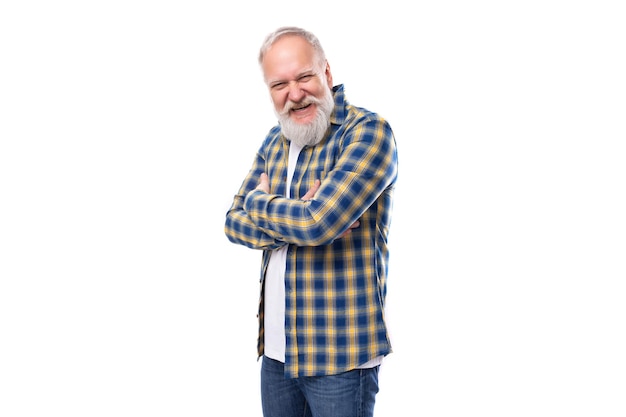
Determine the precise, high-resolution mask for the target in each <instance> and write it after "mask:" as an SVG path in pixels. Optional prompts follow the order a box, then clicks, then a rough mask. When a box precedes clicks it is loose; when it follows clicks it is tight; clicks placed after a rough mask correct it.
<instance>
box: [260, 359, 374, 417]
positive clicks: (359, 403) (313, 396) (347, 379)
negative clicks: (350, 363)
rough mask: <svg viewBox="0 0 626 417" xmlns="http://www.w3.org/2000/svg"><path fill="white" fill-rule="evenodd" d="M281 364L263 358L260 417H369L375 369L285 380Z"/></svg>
mask: <svg viewBox="0 0 626 417" xmlns="http://www.w3.org/2000/svg"><path fill="white" fill-rule="evenodd" d="M283 371H284V364H283V363H282V362H279V361H276V360H274V359H270V358H268V357H266V356H263V363H262V364H261V403H262V405H263V416H264V417H373V416H374V403H375V397H376V393H377V392H378V366H376V367H374V368H369V369H354V370H352V371H348V372H344V373H341V374H338V375H330V376H311V377H300V378H294V379H286V378H285V376H284V373H283Z"/></svg>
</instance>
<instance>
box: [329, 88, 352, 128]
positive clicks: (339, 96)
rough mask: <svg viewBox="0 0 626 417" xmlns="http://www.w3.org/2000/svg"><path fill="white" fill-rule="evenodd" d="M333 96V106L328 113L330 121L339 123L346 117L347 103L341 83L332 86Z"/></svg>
mask: <svg viewBox="0 0 626 417" xmlns="http://www.w3.org/2000/svg"><path fill="white" fill-rule="evenodd" d="M333 97H334V99H335V107H334V108H333V112H332V114H331V115H330V123H332V124H335V125H340V124H342V123H343V122H344V120H345V119H346V105H347V104H348V101H347V100H346V96H345V93H344V91H343V84H338V85H336V86H334V87H333Z"/></svg>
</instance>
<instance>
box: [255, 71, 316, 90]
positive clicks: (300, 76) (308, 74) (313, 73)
mask: <svg viewBox="0 0 626 417" xmlns="http://www.w3.org/2000/svg"><path fill="white" fill-rule="evenodd" d="M310 75H316V73H315V71H314V70H313V69H312V68H311V69H308V70H305V71H302V72H301V73H299V74H297V75H296V78H295V79H296V80H297V79H299V78H302V77H307V76H310ZM287 81H290V80H286V79H283V78H278V79H275V80H268V82H267V85H269V86H272V85H276V84H280V83H283V82H287Z"/></svg>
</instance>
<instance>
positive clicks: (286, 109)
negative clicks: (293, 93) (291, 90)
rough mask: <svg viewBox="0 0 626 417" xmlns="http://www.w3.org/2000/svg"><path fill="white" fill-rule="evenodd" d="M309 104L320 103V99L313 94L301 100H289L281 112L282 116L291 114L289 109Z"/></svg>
mask: <svg viewBox="0 0 626 417" xmlns="http://www.w3.org/2000/svg"><path fill="white" fill-rule="evenodd" d="M309 104H318V105H319V104H320V100H318V99H317V98H316V97H313V96H307V97H305V98H304V99H302V100H300V101H299V102H294V101H291V100H289V101H287V102H286V103H285V106H284V107H283V109H282V110H281V112H280V114H281V116H286V115H287V114H289V111H291V109H293V108H294V107H305V106H308V105H309Z"/></svg>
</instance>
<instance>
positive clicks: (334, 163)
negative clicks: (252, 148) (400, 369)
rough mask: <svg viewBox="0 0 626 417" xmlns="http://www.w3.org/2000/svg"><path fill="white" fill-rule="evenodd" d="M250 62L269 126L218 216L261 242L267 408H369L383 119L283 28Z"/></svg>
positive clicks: (386, 163) (243, 238)
mask: <svg viewBox="0 0 626 417" xmlns="http://www.w3.org/2000/svg"><path fill="white" fill-rule="evenodd" d="M259 64H260V66H261V69H262V72H263V76H264V80H265V83H266V84H267V86H268V88H269V93H270V96H271V99H272V102H273V104H274V110H275V112H276V115H277V117H278V125H277V126H275V127H273V128H272V129H271V130H270V131H269V133H268V134H267V136H266V138H265V140H264V141H263V143H262V144H261V146H260V148H259V150H258V152H257V154H256V158H255V159H254V162H253V164H252V168H251V169H250V171H249V172H248V174H247V176H246V178H245V179H244V181H243V183H242V185H241V188H240V189H239V191H238V193H237V194H236V195H235V197H234V201H233V204H232V206H231V208H230V209H229V211H228V212H227V215H226V223H225V233H226V236H227V237H228V239H229V240H230V241H231V242H233V243H236V244H240V245H244V246H247V247H249V248H253V249H262V250H263V258H262V264H261V301H260V305H259V339H258V354H259V357H261V356H262V357H263V362H262V366H261V399H262V407H263V414H264V416H265V417H290V416H298V417H300V416H315V417H338V416H341V417H346V416H348V417H351V416H354V417H356V416H372V415H373V409H374V403H375V396H376V393H377V392H378V369H379V366H380V364H381V362H382V359H383V357H384V356H386V355H387V354H389V353H391V344H390V341H389V336H388V332H387V326H386V323H385V315H384V307H385V295H386V291H387V262H388V258H389V252H388V248H387V237H388V233H389V226H390V221H391V210H392V197H393V191H394V187H395V183H396V178H397V153H396V143H395V138H394V136H393V132H392V130H391V127H390V126H389V124H388V123H387V121H386V120H384V119H383V118H381V117H380V116H378V115H377V114H375V113H373V112H370V111H368V110H365V109H363V108H358V107H355V106H352V105H351V104H349V103H348V101H347V100H346V98H345V95H344V88H343V85H341V84H340V85H336V86H334V85H333V78H332V74H331V71H330V66H329V64H328V62H327V61H326V56H325V53H324V51H323V49H322V46H321V45H320V43H319V41H318V39H317V38H316V37H315V36H314V35H313V34H311V33H310V32H307V31H305V30H303V29H300V28H295V27H283V28H279V29H278V30H277V31H275V32H273V33H271V34H270V35H269V36H268V37H267V39H266V40H265V42H264V43H263V45H262V47H261V50H260V54H259Z"/></svg>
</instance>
